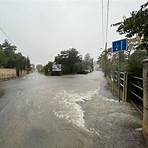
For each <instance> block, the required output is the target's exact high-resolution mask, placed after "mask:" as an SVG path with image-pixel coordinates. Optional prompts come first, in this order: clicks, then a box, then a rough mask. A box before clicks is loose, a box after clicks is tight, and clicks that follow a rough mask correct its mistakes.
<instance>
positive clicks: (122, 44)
mask: <svg viewBox="0 0 148 148" xmlns="http://www.w3.org/2000/svg"><path fill="white" fill-rule="evenodd" d="M125 50H128V41H127V39H123V40H118V41H114V42H113V43H112V52H121V51H125Z"/></svg>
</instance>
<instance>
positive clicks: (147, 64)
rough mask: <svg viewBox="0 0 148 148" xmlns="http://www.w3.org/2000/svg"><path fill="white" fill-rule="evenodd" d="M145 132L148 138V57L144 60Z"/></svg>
mask: <svg viewBox="0 0 148 148" xmlns="http://www.w3.org/2000/svg"><path fill="white" fill-rule="evenodd" d="M143 97H144V100H143V132H144V136H145V137H146V139H147V140H148V59H145V60H144V61H143Z"/></svg>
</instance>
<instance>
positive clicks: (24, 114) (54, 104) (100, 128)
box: [0, 72, 145, 148]
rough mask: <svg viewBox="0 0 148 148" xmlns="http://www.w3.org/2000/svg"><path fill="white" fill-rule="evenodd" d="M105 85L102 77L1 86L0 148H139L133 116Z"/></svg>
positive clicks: (36, 79) (37, 78)
mask: <svg viewBox="0 0 148 148" xmlns="http://www.w3.org/2000/svg"><path fill="white" fill-rule="evenodd" d="M105 86H106V81H105V79H104V77H103V73H102V72H94V73H91V74H88V75H68V76H60V77H50V76H49V77H46V76H44V75H41V74H39V73H33V74H30V75H28V76H26V77H23V78H21V79H16V80H11V81H7V82H1V84H0V90H1V92H0V94H1V96H0V110H1V111H0V148H97V147H99V148H116V147H117V148H120V147H121V148H124V145H125V147H129V148H130V146H134V145H133V144H132V143H133V140H135V141H137V142H135V147H136V145H137V144H138V145H140V147H142V148H143V147H145V144H144V139H143V138H142V134H141V133H140V132H139V131H138V132H137V131H136V130H135V129H136V128H140V127H141V119H140V117H139V116H138V114H137V112H136V111H135V110H134V109H133V108H132V107H131V106H130V105H129V104H124V103H120V104H119V103H118V101H117V100H115V99H114V98H113V96H112V95H111V94H110V92H109V91H108V90H107V89H106V88H105ZM129 132H130V133H129ZM129 134H130V135H129ZM119 135H120V136H119ZM122 136H127V137H126V138H125V137H122ZM127 138H128V139H127ZM116 140H118V142H117V143H116V145H115V141H116ZM122 143H124V145H122ZM137 148H139V147H137Z"/></svg>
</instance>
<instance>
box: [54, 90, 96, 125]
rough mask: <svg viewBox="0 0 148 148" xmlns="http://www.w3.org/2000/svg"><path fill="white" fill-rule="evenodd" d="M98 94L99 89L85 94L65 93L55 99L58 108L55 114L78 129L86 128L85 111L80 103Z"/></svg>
mask: <svg viewBox="0 0 148 148" xmlns="http://www.w3.org/2000/svg"><path fill="white" fill-rule="evenodd" d="M97 92H98V89H97V90H94V91H88V92H86V93H85V94H84V93H80V94H78V93H74V92H67V91H63V92H61V93H59V94H57V95H56V97H55V98H54V100H55V101H56V102H57V104H58V107H57V108H56V109H55V110H54V111H53V112H54V114H55V115H56V116H57V117H58V118H64V119H65V120H67V121H68V122H70V123H72V124H74V125H76V126H78V127H81V128H85V120H84V111H83V110H82V107H81V106H80V105H79V104H78V102H84V101H86V100H90V99H92V98H93V96H94V95H96V94H97Z"/></svg>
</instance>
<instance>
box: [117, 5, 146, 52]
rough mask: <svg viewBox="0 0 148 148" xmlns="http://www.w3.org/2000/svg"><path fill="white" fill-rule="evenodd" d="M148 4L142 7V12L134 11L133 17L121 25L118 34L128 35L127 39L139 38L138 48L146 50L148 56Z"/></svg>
mask: <svg viewBox="0 0 148 148" xmlns="http://www.w3.org/2000/svg"><path fill="white" fill-rule="evenodd" d="M147 6H148V2H147V3H145V4H144V5H142V6H141V8H140V10H138V11H133V12H132V13H131V17H129V18H126V19H124V21H123V22H120V23H117V24H115V26H116V25H119V27H118V29H117V32H119V34H126V37H128V38H131V37H134V36H138V37H140V39H141V43H140V44H139V46H138V47H137V48H139V49H142V50H143V49H144V50H146V52H147V55H148V8H147Z"/></svg>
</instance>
